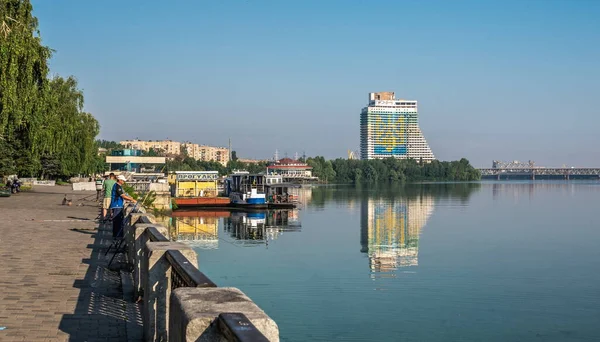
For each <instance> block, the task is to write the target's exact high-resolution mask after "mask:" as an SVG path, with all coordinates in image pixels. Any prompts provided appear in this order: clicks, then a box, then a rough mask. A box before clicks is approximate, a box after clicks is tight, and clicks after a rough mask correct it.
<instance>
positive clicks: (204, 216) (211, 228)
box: [171, 210, 230, 249]
mask: <svg viewBox="0 0 600 342" xmlns="http://www.w3.org/2000/svg"><path fill="white" fill-rule="evenodd" d="M229 214H230V213H229V212H228V211H208V210H207V211H203V210H199V211H175V212H173V214H172V216H173V217H174V218H175V219H174V220H173V224H172V225H171V226H172V227H173V229H174V231H172V233H171V234H172V235H175V238H176V239H177V241H185V242H188V243H190V244H192V245H194V246H198V247H201V248H207V249H216V248H218V247H219V236H218V234H219V229H218V228H219V220H220V218H222V217H228V216H229Z"/></svg>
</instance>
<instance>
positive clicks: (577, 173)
mask: <svg viewBox="0 0 600 342" xmlns="http://www.w3.org/2000/svg"><path fill="white" fill-rule="evenodd" d="M479 171H481V178H482V179H497V180H501V179H567V180H570V179H600V167H508V168H493V167H492V168H482V169H479Z"/></svg>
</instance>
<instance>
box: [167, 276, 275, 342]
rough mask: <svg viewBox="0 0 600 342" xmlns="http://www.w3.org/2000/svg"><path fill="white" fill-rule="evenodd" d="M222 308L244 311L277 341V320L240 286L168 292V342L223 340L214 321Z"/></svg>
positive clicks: (255, 324)
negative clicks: (238, 287) (237, 287)
mask: <svg viewBox="0 0 600 342" xmlns="http://www.w3.org/2000/svg"><path fill="white" fill-rule="evenodd" d="M225 312H231V313H233V312H235V313H238V312H239V313H243V314H244V315H246V317H248V319H249V320H250V322H252V324H253V325H254V326H255V327H256V329H258V330H259V331H260V332H261V333H262V334H263V335H264V336H265V337H266V338H267V339H268V340H269V341H271V342H276V341H279V328H278V327H277V324H276V323H275V322H274V321H273V320H272V319H271V318H270V317H269V316H267V314H265V313H264V311H262V310H261V309H260V308H259V307H258V306H257V305H256V304H254V302H253V301H252V300H251V299H250V298H248V297H247V296H246V295H245V294H244V293H243V292H242V291H240V290H239V289H236V288H232V287H217V288H215V287H213V288H193V287H180V288H178V289H175V290H173V292H172V293H171V306H170V320H169V342H184V341H220V340H222V335H221V332H220V330H219V328H218V327H217V324H214V323H215V322H216V320H217V317H218V316H219V314H221V313H225Z"/></svg>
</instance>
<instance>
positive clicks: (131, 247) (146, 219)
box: [123, 213, 156, 266]
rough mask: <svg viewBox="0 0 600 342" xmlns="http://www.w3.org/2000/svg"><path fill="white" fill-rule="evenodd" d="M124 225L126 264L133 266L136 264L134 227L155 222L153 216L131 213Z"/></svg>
mask: <svg viewBox="0 0 600 342" xmlns="http://www.w3.org/2000/svg"><path fill="white" fill-rule="evenodd" d="M125 221H126V225H125V227H124V228H123V229H124V230H125V235H124V237H125V242H126V244H127V262H128V263H129V264H130V265H134V266H135V263H136V251H137V250H136V248H135V240H136V239H137V236H136V234H135V225H136V224H138V223H139V222H141V223H142V224H143V223H154V222H156V220H155V219H154V216H152V215H150V214H144V213H132V214H130V215H129V217H128V218H127V220H125Z"/></svg>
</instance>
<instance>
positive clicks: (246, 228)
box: [224, 209, 302, 246]
mask: <svg viewBox="0 0 600 342" xmlns="http://www.w3.org/2000/svg"><path fill="white" fill-rule="evenodd" d="M224 227H225V231H227V232H228V233H229V234H230V235H231V236H232V237H233V238H234V239H235V240H236V243H238V244H241V245H246V246H256V245H260V244H263V243H266V242H267V241H271V240H276V239H277V238H278V237H280V236H281V235H282V234H284V233H285V232H291V231H300V229H301V227H302V225H301V224H300V218H299V216H298V210H296V209H280V210H268V211H260V212H251V213H245V212H236V213H232V214H231V216H230V217H229V218H225V219H224Z"/></svg>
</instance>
